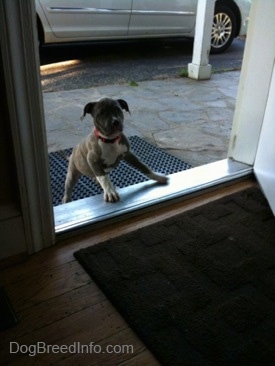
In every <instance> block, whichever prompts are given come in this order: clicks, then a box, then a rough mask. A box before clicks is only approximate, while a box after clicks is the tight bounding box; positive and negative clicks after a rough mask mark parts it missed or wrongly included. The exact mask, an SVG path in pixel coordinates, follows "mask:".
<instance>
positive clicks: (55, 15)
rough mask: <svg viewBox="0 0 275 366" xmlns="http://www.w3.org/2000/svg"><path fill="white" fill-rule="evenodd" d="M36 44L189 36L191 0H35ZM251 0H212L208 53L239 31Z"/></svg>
mask: <svg viewBox="0 0 275 366" xmlns="http://www.w3.org/2000/svg"><path fill="white" fill-rule="evenodd" d="M35 4H36V12H37V25H38V35H39V43H40V44H48V43H60V42H61V43H65V42H79V41H81V42H83V41H98V40H121V39H137V38H154V37H162V38H166V37H192V38H193V37H194V31H195V21H196V10H197V0H35ZM250 6H251V0H217V1H216V4H215V14H214V19H213V29H212V36H211V51H212V52H213V53H220V52H223V51H225V50H226V49H227V48H228V47H229V46H230V45H231V43H232V41H233V39H234V38H235V37H237V36H241V35H245V34H246V29H247V23H248V16H249V10H250Z"/></svg>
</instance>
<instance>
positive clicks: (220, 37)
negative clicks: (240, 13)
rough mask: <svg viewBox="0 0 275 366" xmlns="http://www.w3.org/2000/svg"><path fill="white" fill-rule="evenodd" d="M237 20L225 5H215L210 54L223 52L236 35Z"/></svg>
mask: <svg viewBox="0 0 275 366" xmlns="http://www.w3.org/2000/svg"><path fill="white" fill-rule="evenodd" d="M236 29H237V19H236V16H235V14H234V12H233V11H232V10H231V9H230V8H229V7H228V6H226V5H220V4H217V5H216V7H215V13H214V18H213V26H212V32H211V53H215V54H217V53H222V52H224V51H225V50H226V49H227V48H228V47H229V46H230V45H231V43H232V42H233V39H234V38H235V35H236Z"/></svg>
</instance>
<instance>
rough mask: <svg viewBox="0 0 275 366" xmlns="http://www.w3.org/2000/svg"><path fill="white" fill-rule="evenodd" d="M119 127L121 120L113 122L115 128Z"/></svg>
mask: <svg viewBox="0 0 275 366" xmlns="http://www.w3.org/2000/svg"><path fill="white" fill-rule="evenodd" d="M119 125H120V122H119V120H118V119H115V120H114V121H113V126H114V127H118V126H119Z"/></svg>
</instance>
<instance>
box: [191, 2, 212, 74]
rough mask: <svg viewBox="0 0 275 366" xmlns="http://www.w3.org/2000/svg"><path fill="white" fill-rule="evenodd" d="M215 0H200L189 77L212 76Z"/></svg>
mask: <svg viewBox="0 0 275 366" xmlns="http://www.w3.org/2000/svg"><path fill="white" fill-rule="evenodd" d="M214 8H215V0H198V7H197V18H196V28H195V40H194V48H193V59H192V63H190V64H188V77H189V78H191V79H197V80H204V79H210V77H211V65H209V53H210V48H211V31H212V23H213V16H214Z"/></svg>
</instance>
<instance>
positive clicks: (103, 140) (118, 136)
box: [94, 128, 120, 144]
mask: <svg viewBox="0 0 275 366" xmlns="http://www.w3.org/2000/svg"><path fill="white" fill-rule="evenodd" d="M94 133H95V135H96V137H97V138H98V139H100V140H101V141H102V142H105V143H107V144H113V143H114V142H116V141H118V140H120V135H117V136H116V137H114V138H113V139H107V138H105V137H102V136H101V135H100V134H99V132H98V130H97V128H95V129H94Z"/></svg>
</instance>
